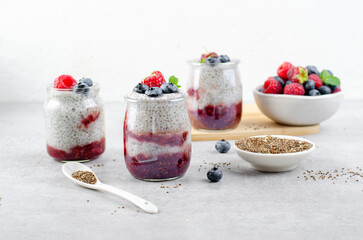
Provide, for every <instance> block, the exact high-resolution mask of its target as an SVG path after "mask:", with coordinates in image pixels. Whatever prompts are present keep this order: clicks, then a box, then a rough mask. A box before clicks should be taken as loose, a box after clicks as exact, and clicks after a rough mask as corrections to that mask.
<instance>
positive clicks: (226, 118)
mask: <svg viewBox="0 0 363 240" xmlns="http://www.w3.org/2000/svg"><path fill="white" fill-rule="evenodd" d="M188 63H189V66H190V68H189V70H190V71H189V82H188V86H187V87H188V91H187V92H188V95H189V97H188V100H187V106H188V111H189V116H190V120H191V123H192V126H193V127H194V128H195V129H197V130H227V129H234V128H236V127H237V125H238V124H239V122H240V120H241V116H242V83H241V80H240V73H239V70H238V64H239V61H238V60H234V61H231V62H226V63H215V64H210V63H200V62H199V61H197V60H194V61H189V62H188Z"/></svg>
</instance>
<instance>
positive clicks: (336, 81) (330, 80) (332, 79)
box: [322, 75, 340, 86]
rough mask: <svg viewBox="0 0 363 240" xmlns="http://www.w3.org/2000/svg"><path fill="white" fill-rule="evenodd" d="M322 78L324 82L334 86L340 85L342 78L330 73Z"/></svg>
mask: <svg viewBox="0 0 363 240" xmlns="http://www.w3.org/2000/svg"><path fill="white" fill-rule="evenodd" d="M322 80H323V83H325V84H329V85H332V86H340V80H339V78H337V77H334V76H330V75H329V76H327V77H325V78H324V79H322Z"/></svg>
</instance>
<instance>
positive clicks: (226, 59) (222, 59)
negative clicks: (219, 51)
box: [219, 55, 231, 63]
mask: <svg viewBox="0 0 363 240" xmlns="http://www.w3.org/2000/svg"><path fill="white" fill-rule="evenodd" d="M219 61H221V62H222V63H226V62H230V61H231V60H230V59H229V57H228V56H227V55H220V56H219Z"/></svg>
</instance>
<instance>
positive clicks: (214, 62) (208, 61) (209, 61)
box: [206, 57, 219, 67]
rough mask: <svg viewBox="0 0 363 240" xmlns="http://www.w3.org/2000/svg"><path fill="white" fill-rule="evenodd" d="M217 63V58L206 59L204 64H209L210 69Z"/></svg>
mask: <svg viewBox="0 0 363 240" xmlns="http://www.w3.org/2000/svg"><path fill="white" fill-rule="evenodd" d="M218 61H219V59H218V58H215V57H209V58H207V60H206V63H209V64H210V65H211V66H212V67H214V66H215V65H216V64H217V62H218Z"/></svg>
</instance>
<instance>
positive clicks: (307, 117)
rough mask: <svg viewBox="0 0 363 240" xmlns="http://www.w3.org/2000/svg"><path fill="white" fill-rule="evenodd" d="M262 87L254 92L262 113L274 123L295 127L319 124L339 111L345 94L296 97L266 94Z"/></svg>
mask: <svg viewBox="0 0 363 240" xmlns="http://www.w3.org/2000/svg"><path fill="white" fill-rule="evenodd" d="M261 89H262V85H261V86H258V87H257V88H256V89H254V91H253V96H254V97H255V101H256V104H257V106H258V108H259V109H260V111H261V112H262V113H263V114H265V115H266V116H267V117H269V118H270V119H272V120H273V121H275V122H277V123H280V124H285V125H294V126H307V125H315V124H319V123H321V122H323V121H325V120H327V119H329V118H330V117H331V116H333V115H334V114H335V113H336V112H337V111H338V109H339V106H340V103H341V101H342V99H343V93H342V92H337V93H333V94H327V95H321V96H296V95H285V94H265V93H262V92H261Z"/></svg>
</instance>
